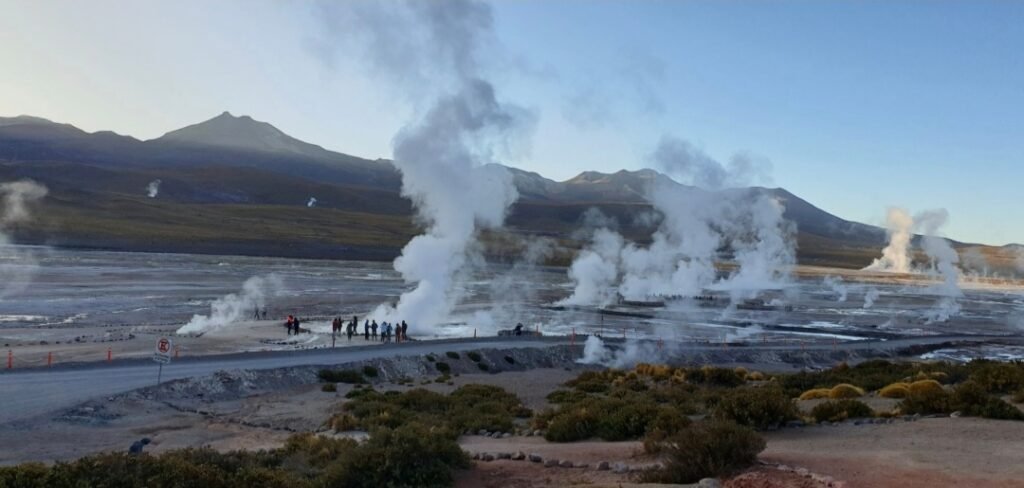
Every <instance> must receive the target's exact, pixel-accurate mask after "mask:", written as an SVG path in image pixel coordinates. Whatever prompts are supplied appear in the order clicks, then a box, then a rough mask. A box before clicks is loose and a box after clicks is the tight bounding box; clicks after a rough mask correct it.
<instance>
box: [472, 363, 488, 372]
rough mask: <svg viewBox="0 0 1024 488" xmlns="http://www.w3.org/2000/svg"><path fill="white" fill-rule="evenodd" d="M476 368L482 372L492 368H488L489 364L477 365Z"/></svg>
mask: <svg viewBox="0 0 1024 488" xmlns="http://www.w3.org/2000/svg"><path fill="white" fill-rule="evenodd" d="M476 366H477V367H478V368H480V371H489V370H490V369H491V367H490V366H488V365H487V363H476Z"/></svg>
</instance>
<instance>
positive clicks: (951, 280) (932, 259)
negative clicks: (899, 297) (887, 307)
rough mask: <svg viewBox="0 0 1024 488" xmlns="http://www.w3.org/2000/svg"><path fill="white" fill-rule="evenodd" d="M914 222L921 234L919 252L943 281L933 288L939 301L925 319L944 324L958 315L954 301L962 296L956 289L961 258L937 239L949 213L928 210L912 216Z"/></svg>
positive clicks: (939, 237)
mask: <svg viewBox="0 0 1024 488" xmlns="http://www.w3.org/2000/svg"><path fill="white" fill-rule="evenodd" d="M914 220H915V221H917V223H918V225H919V226H920V227H921V228H922V230H923V234H924V237H922V239H921V248H922V249H923V250H924V252H925V254H927V255H928V260H929V264H930V267H931V272H932V273H935V274H938V275H939V277H940V278H941V279H942V283H941V284H940V285H939V286H937V287H933V291H935V293H936V294H938V295H940V296H941V297H942V298H940V299H939V301H938V303H936V307H935V308H934V309H933V310H932V311H930V312H929V313H928V314H926V316H927V318H928V319H929V320H930V321H934V322H945V321H947V320H949V318H950V317H951V316H953V315H956V314H958V313H960V305H959V303H957V301H956V299H957V298H959V297H962V296H963V292H962V291H961V290H960V285H959V280H960V270H959V269H958V268H957V266H956V264H957V263H958V262H959V261H960V256H959V255H958V254H957V252H956V250H955V249H953V246H951V245H950V244H949V241H948V240H946V239H945V238H943V237H941V236H940V235H939V231H940V229H941V228H942V227H943V226H944V225H946V222H947V221H948V220H949V212H947V211H946V210H945V209H938V210H927V211H924V212H921V213H919V214H917V215H916V216H914Z"/></svg>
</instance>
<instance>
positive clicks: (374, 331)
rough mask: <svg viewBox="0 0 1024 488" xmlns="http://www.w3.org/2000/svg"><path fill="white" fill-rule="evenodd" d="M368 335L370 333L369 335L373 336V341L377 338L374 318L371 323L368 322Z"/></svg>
mask: <svg viewBox="0 0 1024 488" xmlns="http://www.w3.org/2000/svg"><path fill="white" fill-rule="evenodd" d="M370 335H371V337H373V340H374V341H376V340H377V321H376V320H374V321H373V323H371V324H370Z"/></svg>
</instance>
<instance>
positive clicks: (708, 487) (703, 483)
mask: <svg viewBox="0 0 1024 488" xmlns="http://www.w3.org/2000/svg"><path fill="white" fill-rule="evenodd" d="M697 486H698V488H721V486H722V484H721V483H719V482H718V480H717V479H715V478H704V479H702V480H700V481H699V482H697Z"/></svg>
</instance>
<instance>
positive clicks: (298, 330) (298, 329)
mask: <svg viewBox="0 0 1024 488" xmlns="http://www.w3.org/2000/svg"><path fill="white" fill-rule="evenodd" d="M299 324H300V322H299V318H298V317H295V321H294V322H292V327H294V328H295V335H299V332H300V331H301V330H302V329H300V328H299Z"/></svg>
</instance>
